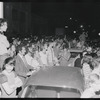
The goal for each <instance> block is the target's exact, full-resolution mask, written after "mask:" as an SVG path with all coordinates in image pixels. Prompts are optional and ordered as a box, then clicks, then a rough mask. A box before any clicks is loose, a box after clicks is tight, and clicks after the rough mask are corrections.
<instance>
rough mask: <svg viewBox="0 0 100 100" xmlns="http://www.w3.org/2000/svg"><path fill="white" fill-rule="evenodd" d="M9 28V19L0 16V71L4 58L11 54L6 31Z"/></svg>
mask: <svg viewBox="0 0 100 100" xmlns="http://www.w3.org/2000/svg"><path fill="white" fill-rule="evenodd" d="M6 30H7V20H6V19H2V18H0V71H1V69H2V66H3V62H4V60H5V59H6V58H7V57H8V56H9V54H8V50H7V49H8V48H9V46H10V44H9V41H8V40H7V37H6V36H5V35H4V32H6Z"/></svg>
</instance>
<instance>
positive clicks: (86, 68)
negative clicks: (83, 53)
mask: <svg viewBox="0 0 100 100" xmlns="http://www.w3.org/2000/svg"><path fill="white" fill-rule="evenodd" d="M82 70H83V74H84V78H85V79H88V77H89V75H90V74H91V72H92V69H91V68H90V65H89V64H87V63H84V64H83V68H82Z"/></svg>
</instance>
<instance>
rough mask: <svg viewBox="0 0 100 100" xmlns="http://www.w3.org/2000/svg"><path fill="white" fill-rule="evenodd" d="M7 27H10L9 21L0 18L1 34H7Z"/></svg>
mask: <svg viewBox="0 0 100 100" xmlns="http://www.w3.org/2000/svg"><path fill="white" fill-rule="evenodd" d="M7 27H8V25H7V20H6V19H3V18H0V31H1V32H6V30H7Z"/></svg>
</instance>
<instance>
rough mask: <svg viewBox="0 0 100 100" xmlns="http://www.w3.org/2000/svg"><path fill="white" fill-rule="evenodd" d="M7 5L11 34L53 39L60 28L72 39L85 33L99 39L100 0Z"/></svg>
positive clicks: (50, 0)
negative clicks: (49, 36)
mask: <svg viewBox="0 0 100 100" xmlns="http://www.w3.org/2000/svg"><path fill="white" fill-rule="evenodd" d="M4 4H5V18H7V19H8V21H9V23H10V24H9V30H8V32H9V33H12V34H18V35H19V34H20V35H23V34H24V35H25V34H26V35H27V34H29V33H31V34H32V35H42V34H44V35H47V34H48V35H53V34H55V29H56V28H64V29H65V34H68V35H70V36H72V37H73V36H79V34H81V33H82V32H87V33H88V34H89V37H91V38H94V39H95V38H98V37H99V36H98V33H99V32H100V1H99V0H26V1H24V2H22V1H19V0H17V1H16V2H13V1H10V2H5V3H4ZM10 12H11V15H10ZM81 25H82V26H83V27H82V28H81V27H80V26H81ZM65 26H68V28H65ZM74 31H76V33H75V34H73V32H74Z"/></svg>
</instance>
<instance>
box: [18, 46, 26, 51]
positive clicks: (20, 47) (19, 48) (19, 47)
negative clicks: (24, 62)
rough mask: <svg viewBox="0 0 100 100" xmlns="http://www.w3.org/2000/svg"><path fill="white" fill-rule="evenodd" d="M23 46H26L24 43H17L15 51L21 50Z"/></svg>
mask: <svg viewBox="0 0 100 100" xmlns="http://www.w3.org/2000/svg"><path fill="white" fill-rule="evenodd" d="M23 47H25V48H26V46H25V45H24V44H20V45H18V46H17V52H19V51H21V50H22V48H23Z"/></svg>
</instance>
